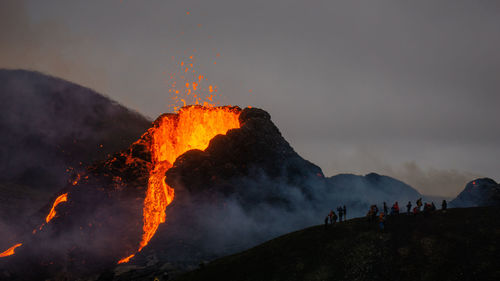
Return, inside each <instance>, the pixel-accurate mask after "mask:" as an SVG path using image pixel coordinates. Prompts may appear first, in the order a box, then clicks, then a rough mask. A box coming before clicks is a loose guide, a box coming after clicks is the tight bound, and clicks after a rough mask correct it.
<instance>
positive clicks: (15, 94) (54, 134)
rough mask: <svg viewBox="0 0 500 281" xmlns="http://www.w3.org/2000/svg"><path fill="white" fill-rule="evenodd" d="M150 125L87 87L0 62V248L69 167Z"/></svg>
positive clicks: (119, 145) (116, 147) (113, 148)
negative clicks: (5, 66) (8, 67)
mask: <svg viewBox="0 0 500 281" xmlns="http://www.w3.org/2000/svg"><path fill="white" fill-rule="evenodd" d="M150 125H151V122H150V121H148V120H147V119H146V118H145V117H143V116H141V115H140V114H138V113H136V112H134V111H132V110H130V109H127V108H126V107H124V106H122V105H120V104H118V103H116V102H114V101H112V100H110V99H109V98H107V97H104V96H102V95H101V94H98V93H96V92H94V91H93V90H91V89H88V88H85V87H82V86H79V85H77V84H74V83H71V82H68V81H65V80H62V79H58V78H55V77H51V76H47V75H44V74H42V73H39V72H34V71H26V70H6V69H0V135H1V137H0V238H2V239H0V240H1V241H0V248H4V247H6V246H8V245H10V244H11V243H12V242H13V241H11V239H14V238H15V236H17V234H16V233H18V229H16V228H18V227H19V226H21V225H22V221H23V219H25V218H26V217H27V216H29V215H30V214H32V213H33V212H35V211H37V210H38V209H40V208H41V207H42V206H43V205H45V204H46V203H47V202H48V201H49V199H51V198H52V197H53V195H54V193H55V192H56V191H58V190H60V189H61V188H62V187H63V186H64V185H65V184H66V183H67V181H68V178H69V177H70V176H71V171H70V172H68V171H67V169H68V168H69V167H73V168H75V169H78V168H79V167H84V166H85V165H87V164H90V163H92V162H94V161H96V160H101V159H105V158H106V156H107V155H108V154H112V153H114V152H117V151H120V150H122V149H125V148H127V147H128V146H129V145H130V144H131V143H132V142H133V141H135V140H136V139H138V138H139V137H140V136H141V134H142V133H143V132H144V131H145V130H146V129H147V128H149V127H150Z"/></svg>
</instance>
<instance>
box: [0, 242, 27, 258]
mask: <svg viewBox="0 0 500 281" xmlns="http://www.w3.org/2000/svg"><path fill="white" fill-rule="evenodd" d="M21 245H22V243H19V244H16V245H14V246H12V247H10V248H8V249H7V250H6V251H5V252H3V253H0V258H3V257H8V256H12V255H13V254H14V250H15V249H16V248H17V247H19V246H21Z"/></svg>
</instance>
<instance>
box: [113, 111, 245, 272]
mask: <svg viewBox="0 0 500 281" xmlns="http://www.w3.org/2000/svg"><path fill="white" fill-rule="evenodd" d="M239 114H240V110H239V109H238V108H233V107H202V106H189V107H183V108H181V109H180V111H179V113H178V114H177V115H164V116H162V117H161V119H160V120H158V121H157V125H156V126H155V127H154V128H151V129H149V131H148V133H149V134H150V135H151V136H152V143H151V147H150V149H151V154H152V162H153V165H154V168H153V170H152V171H150V175H149V180H148V189H147V192H146V198H145V199H144V209H143V223H144V225H143V231H144V233H143V235H142V240H141V242H140V244H139V249H138V250H137V252H139V251H141V250H142V249H143V248H144V247H145V246H146V245H147V244H148V242H149V241H150V240H151V238H152V237H153V235H154V234H155V232H156V230H157V229H158V226H159V225H160V223H163V222H165V218H166V215H165V209H166V207H167V206H168V205H169V204H170V203H171V202H172V200H173V199H174V189H173V188H171V187H170V186H168V185H167V184H166V182H165V173H166V172H167V170H168V169H170V168H171V167H172V163H174V162H175V159H177V157H179V156H180V155H182V154H183V153H185V152H186V151H188V150H192V149H201V150H204V149H206V148H207V147H208V144H209V142H210V140H211V139H212V138H214V137H215V136H216V135H218V134H225V133H227V131H228V130H230V129H234V128H239V127H240V122H239V120H238V117H239ZM133 256H134V255H130V256H128V257H126V258H123V259H121V260H120V261H119V262H118V263H125V262H128V261H129V260H130V259H131V258H132V257H133Z"/></svg>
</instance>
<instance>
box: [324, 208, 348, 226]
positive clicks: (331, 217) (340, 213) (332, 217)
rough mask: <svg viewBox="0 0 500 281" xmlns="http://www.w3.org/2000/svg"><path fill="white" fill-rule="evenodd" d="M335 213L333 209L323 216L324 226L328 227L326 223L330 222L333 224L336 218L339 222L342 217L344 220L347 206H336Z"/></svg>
mask: <svg viewBox="0 0 500 281" xmlns="http://www.w3.org/2000/svg"><path fill="white" fill-rule="evenodd" d="M337 213H338V216H337V214H336V213H335V212H334V211H333V210H330V213H328V215H327V216H326V218H325V228H327V227H328V223H330V224H331V225H335V223H336V222H337V218H338V220H339V222H342V219H344V221H345V220H347V208H346V207H345V205H344V206H343V207H342V206H338V207H337Z"/></svg>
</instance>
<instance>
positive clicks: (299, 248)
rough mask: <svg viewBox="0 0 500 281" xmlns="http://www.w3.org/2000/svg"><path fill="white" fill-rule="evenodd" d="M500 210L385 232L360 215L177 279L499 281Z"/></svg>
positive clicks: (462, 212) (456, 213) (462, 213)
mask: <svg viewBox="0 0 500 281" xmlns="http://www.w3.org/2000/svg"><path fill="white" fill-rule="evenodd" d="M499 211H500V208H496V207H491V208H468V209H451V210H448V211H447V212H446V213H443V212H441V211H438V212H437V213H435V214H432V215H431V216H429V217H427V218H425V217H423V216H421V217H407V216H404V215H402V216H400V217H398V218H391V219H389V220H388V221H387V228H386V231H384V232H381V231H380V230H379V229H378V228H377V225H376V224H375V223H369V222H367V221H366V220H365V219H361V218H360V219H353V220H349V221H348V222H347V223H343V224H339V225H337V226H336V227H333V228H332V227H330V228H329V229H327V230H325V228H324V226H315V227H310V228H307V229H304V230H300V231H297V232H293V233H290V234H287V235H284V236H281V237H279V238H276V239H273V240H271V241H268V242H266V243H264V244H262V245H260V246H257V247H255V248H252V249H250V250H248V251H244V252H242V253H239V254H235V255H232V256H228V257H224V258H221V259H218V260H215V261H213V262H211V263H209V264H207V265H205V266H203V268H200V269H197V270H195V271H192V272H189V273H187V274H185V275H182V276H180V277H178V278H177V279H176V280H179V281H181V280H186V281H187V280H499V278H500V249H499V247H500V221H499V220H498V219H497V216H498V213H499ZM155 274H156V276H160V277H161V276H164V275H162V274H163V272H161V271H160V272H155ZM152 276H153V274H151V275H150V276H149V277H152ZM144 280H147V277H145V279H144Z"/></svg>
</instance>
